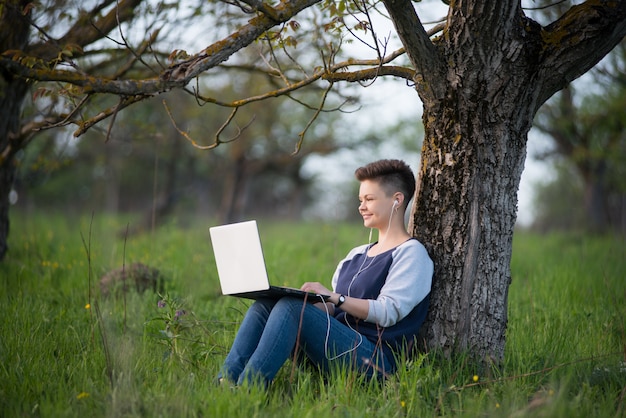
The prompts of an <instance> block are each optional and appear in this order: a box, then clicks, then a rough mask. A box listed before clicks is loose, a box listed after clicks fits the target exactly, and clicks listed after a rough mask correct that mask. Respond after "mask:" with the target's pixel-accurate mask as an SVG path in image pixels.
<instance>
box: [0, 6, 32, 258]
mask: <svg viewBox="0 0 626 418" xmlns="http://www.w3.org/2000/svg"><path fill="white" fill-rule="evenodd" d="M28 3H29V2H28V1H11V2H5V3H3V7H2V8H0V9H1V10H0V51H7V50H11V49H13V50H19V49H22V48H24V46H25V45H26V43H27V41H28V30H29V25H28V22H27V21H26V19H25V16H24V14H23V13H22V10H23V9H24V7H25V6H26V5H27V4H28ZM27 91H28V85H27V84H26V82H24V81H23V80H22V79H18V78H15V77H13V76H12V75H11V74H9V73H8V72H4V71H1V70H0V261H1V260H3V259H4V256H5V255H6V253H7V249H8V244H7V240H8V237H9V206H10V202H9V194H10V193H11V189H12V187H13V180H14V179H15V170H16V165H15V154H16V153H17V151H19V150H20V149H21V145H20V141H21V138H20V112H21V108H22V102H23V101H24V97H25V96H26V92H27Z"/></svg>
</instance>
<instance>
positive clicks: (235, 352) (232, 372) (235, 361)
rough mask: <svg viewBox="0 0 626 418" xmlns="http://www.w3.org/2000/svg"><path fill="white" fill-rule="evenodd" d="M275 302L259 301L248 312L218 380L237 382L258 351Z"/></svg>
mask: <svg viewBox="0 0 626 418" xmlns="http://www.w3.org/2000/svg"><path fill="white" fill-rule="evenodd" d="M275 303H276V301H275V300H268V299H259V300H257V301H255V302H254V303H253V304H252V306H250V308H249V309H248V312H246V315H245V317H244V319H243V321H242V322H241V326H240V327H239V330H238V331H237V335H236V336H235V341H234V342H233V345H232V347H231V349H230V351H229V353H228V355H227V356H226V359H225V360H224V365H223V366H222V369H221V370H220V373H219V374H218V379H221V378H222V377H223V378H226V379H228V380H230V381H232V382H237V381H238V380H239V377H240V376H241V373H242V372H243V369H244V367H245V366H246V364H247V363H248V360H249V359H250V357H251V356H252V354H253V353H254V350H256V348H257V346H258V344H259V340H260V339H261V335H262V334H263V330H264V329H265V324H266V323H267V319H268V317H269V316H270V312H271V311H272V308H273V307H274V304H275Z"/></svg>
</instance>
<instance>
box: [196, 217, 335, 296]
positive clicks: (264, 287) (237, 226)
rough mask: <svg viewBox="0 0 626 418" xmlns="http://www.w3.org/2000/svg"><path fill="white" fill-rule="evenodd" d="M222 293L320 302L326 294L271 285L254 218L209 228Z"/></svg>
mask: <svg viewBox="0 0 626 418" xmlns="http://www.w3.org/2000/svg"><path fill="white" fill-rule="evenodd" d="M209 232H210V234H211V242H212V244H213V253H214V254H215V264H216V265H217V274H218V275H219V279H220V286H221V287H222V294H224V295H231V296H238V297H243V298H248V299H259V298H275V299H279V298H281V297H284V296H295V297H299V298H303V299H306V300H307V302H311V303H315V302H321V301H322V299H327V296H322V295H318V294H315V293H308V292H304V291H302V290H300V289H294V288H290V287H280V286H271V285H270V283H269V279H268V277H267V270H266V268H265V259H264V258H263V250H262V248H261V239H260V238H259V231H258V228H257V223H256V221H246V222H239V223H234V224H228V225H220V226H214V227H211V228H209Z"/></svg>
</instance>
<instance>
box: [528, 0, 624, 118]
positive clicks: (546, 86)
mask: <svg viewBox="0 0 626 418" xmlns="http://www.w3.org/2000/svg"><path fill="white" fill-rule="evenodd" d="M540 34H541V38H542V41H543V51H542V56H541V61H540V62H541V64H540V69H539V73H540V75H541V78H542V81H543V88H542V89H541V91H540V92H539V100H538V104H537V106H538V107H539V106H541V104H543V103H544V102H545V101H546V100H547V99H548V98H550V97H551V96H552V95H553V94H554V93H555V92H557V91H559V90H561V89H562V88H563V87H565V86H566V85H567V84H569V83H570V82H571V81H572V80H574V79H576V78H578V77H580V76H581V75H583V74H584V73H586V72H587V71H588V70H589V69H591V67H593V66H594V65H596V64H597V63H598V62H599V61H600V60H601V59H602V58H603V57H604V56H605V55H606V54H607V53H608V52H609V51H611V49H613V48H614V47H615V46H616V45H617V44H618V43H619V42H620V41H621V40H622V39H623V38H624V36H626V1H605V0H587V1H586V2H584V3H582V4H579V5H576V6H573V7H572V8H571V9H569V10H568V11H567V12H566V13H565V14H564V15H563V16H562V17H561V18H560V19H558V20H557V21H555V22H554V23H552V24H550V25H548V26H546V27H545V28H543V29H542V30H541V33H540Z"/></svg>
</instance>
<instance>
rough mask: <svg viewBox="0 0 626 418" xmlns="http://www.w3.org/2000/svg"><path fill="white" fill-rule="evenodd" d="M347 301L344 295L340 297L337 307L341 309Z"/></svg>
mask: <svg viewBox="0 0 626 418" xmlns="http://www.w3.org/2000/svg"><path fill="white" fill-rule="evenodd" d="M345 301H346V297H345V296H344V295H339V298H338V299H337V303H335V307H337V308H338V307H340V306H341V305H342V304H343V303H344V302H345Z"/></svg>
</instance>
